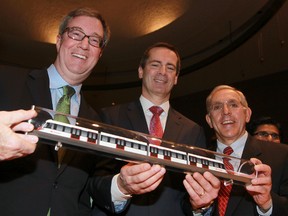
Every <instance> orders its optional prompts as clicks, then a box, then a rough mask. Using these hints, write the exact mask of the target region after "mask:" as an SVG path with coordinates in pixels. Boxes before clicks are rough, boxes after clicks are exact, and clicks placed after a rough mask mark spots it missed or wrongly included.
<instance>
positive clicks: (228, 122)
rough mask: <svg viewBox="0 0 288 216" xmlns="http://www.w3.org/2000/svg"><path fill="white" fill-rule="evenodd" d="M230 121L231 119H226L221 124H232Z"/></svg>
mask: <svg viewBox="0 0 288 216" xmlns="http://www.w3.org/2000/svg"><path fill="white" fill-rule="evenodd" d="M232 123H233V121H231V120H227V121H223V122H222V124H232Z"/></svg>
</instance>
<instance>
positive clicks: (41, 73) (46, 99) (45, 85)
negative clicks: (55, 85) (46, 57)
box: [27, 70, 52, 109]
mask: <svg viewBox="0 0 288 216" xmlns="http://www.w3.org/2000/svg"><path fill="white" fill-rule="evenodd" d="M27 85H28V88H29V89H30V93H31V95H32V98H33V103H34V105H36V106H40V107H44V108H48V109H52V100H51V94H50V89H49V77H48V74H47V71H46V70H34V71H31V73H30V74H29V78H28V80H27Z"/></svg>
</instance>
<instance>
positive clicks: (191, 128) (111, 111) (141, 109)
mask: <svg viewBox="0 0 288 216" xmlns="http://www.w3.org/2000/svg"><path fill="white" fill-rule="evenodd" d="M179 72H180V56H179V54H178V51H177V50H176V48H175V47H174V46H173V45H171V44H168V43H163V42H159V43H156V44H153V45H152V46H150V47H148V48H147V49H146V51H145V52H144V54H143V56H142V58H141V60H140V64H139V67H138V76H139V79H141V80H142V94H141V96H140V98H139V99H137V100H135V101H132V102H130V103H127V104H120V105H116V106H113V107H108V108H104V109H103V110H102V111H103V112H102V117H103V121H104V122H105V123H108V124H112V125H116V126H119V127H122V128H126V129H129V130H134V131H139V132H143V133H146V134H149V133H150V134H151V135H153V136H158V137H160V138H161V137H162V138H163V139H164V140H170V141H173V142H176V143H181V144H187V145H193V146H198V147H202V148H204V147H205V137H204V132H203V129H202V128H201V127H200V126H199V125H197V124H196V123H195V122H193V121H192V120H190V119H188V118H186V117H185V116H183V115H181V114H180V113H179V112H177V111H176V110H175V109H173V108H172V107H171V106H170V103H169V99H170V94H171V91H172V89H173V87H174V86H175V85H176V84H177V82H178V76H179ZM157 109H158V110H160V111H159V113H158V114H153V111H154V110H157ZM156 115H158V119H159V121H158V123H159V124H157V125H158V126H159V127H157V128H159V129H160V130H161V133H156V132H155V131H154V129H152V128H154V126H153V125H154V123H155V124H156V122H157V121H154V120H155V119H156V118H154V117H155V116H156ZM153 119H154V120H153ZM152 122H154V123H152ZM158 144H160V143H158ZM115 163H116V164H118V166H119V169H118V170H115V173H117V172H119V171H120V174H119V175H116V176H115V177H114V181H116V182H118V186H119V187H118V188H115V190H117V191H118V192H119V194H121V196H122V201H123V203H125V201H128V203H129V205H128V207H127V209H126V210H125V211H124V212H123V213H122V215H139V216H154V215H155V216H158V215H166V216H169V215H171V216H174V215H178V216H180V215H184V213H183V211H182V208H181V202H182V198H183V197H184V195H185V188H184V186H183V183H182V181H183V179H184V178H185V176H184V174H182V173H175V172H174V173H173V172H170V171H166V170H165V168H163V167H160V166H159V165H151V164H149V163H138V164H133V163H128V164H127V163H121V162H120V161H116V162H115ZM131 196H132V197H131ZM123 203H122V204H123ZM93 213H94V214H93V215H103V212H100V210H99V209H94V212H93Z"/></svg>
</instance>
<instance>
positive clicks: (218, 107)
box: [210, 100, 243, 112]
mask: <svg viewBox="0 0 288 216" xmlns="http://www.w3.org/2000/svg"><path fill="white" fill-rule="evenodd" d="M225 104H226V106H227V108H228V109H229V110H236V109H239V108H241V107H243V106H242V104H241V103H240V102H238V101H235V100H229V101H225V102H224V103H220V102H217V103H215V104H212V105H211V106H210V111H212V112H221V111H222V110H223V109H224V106H225Z"/></svg>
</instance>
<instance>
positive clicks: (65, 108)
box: [54, 85, 75, 123]
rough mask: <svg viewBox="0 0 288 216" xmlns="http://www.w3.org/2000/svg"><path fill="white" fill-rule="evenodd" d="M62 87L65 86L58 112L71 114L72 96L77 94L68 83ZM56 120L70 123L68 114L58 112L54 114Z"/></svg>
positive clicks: (57, 108)
mask: <svg viewBox="0 0 288 216" xmlns="http://www.w3.org/2000/svg"><path fill="white" fill-rule="evenodd" d="M62 88H63V96H62V97H61V98H60V100H59V101H58V103H57V106H56V112H60V113H64V114H70V104H71V97H72V96H73V95H74V94H75V90H74V88H72V87H71V86H68V85H66V86H63V87H62ZM54 120H56V121H60V122H64V123H70V122H69V120H68V118H67V117H66V116H64V115H59V114H56V115H55V116H54Z"/></svg>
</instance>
